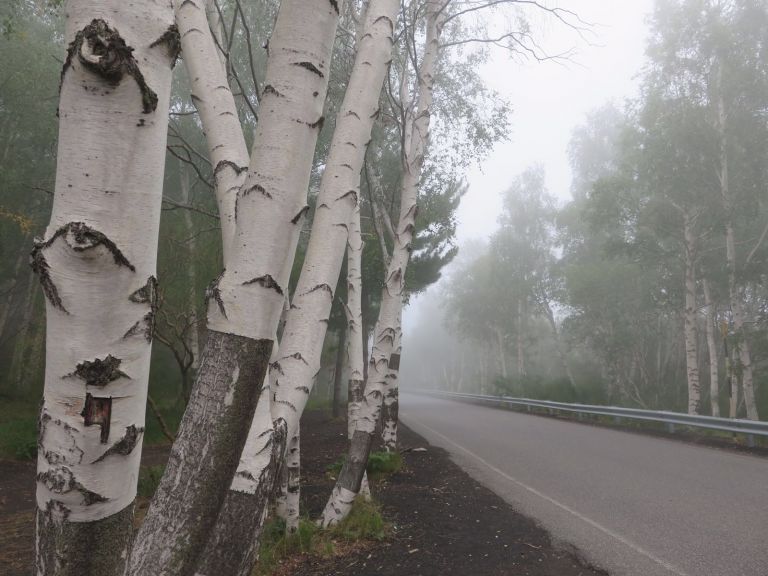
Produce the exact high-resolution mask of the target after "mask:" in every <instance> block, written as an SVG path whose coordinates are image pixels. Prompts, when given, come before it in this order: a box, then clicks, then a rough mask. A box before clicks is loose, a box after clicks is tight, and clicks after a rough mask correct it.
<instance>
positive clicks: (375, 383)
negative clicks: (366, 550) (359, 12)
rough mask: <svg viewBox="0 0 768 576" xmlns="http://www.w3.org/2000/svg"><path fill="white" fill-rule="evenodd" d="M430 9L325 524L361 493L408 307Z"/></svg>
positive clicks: (430, 64) (433, 15)
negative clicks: (389, 230)
mask: <svg viewBox="0 0 768 576" xmlns="http://www.w3.org/2000/svg"><path fill="white" fill-rule="evenodd" d="M426 10H427V14H426V38H425V45H424V55H423V58H422V61H421V65H420V68H419V70H418V83H419V93H418V101H417V112H416V115H415V117H414V119H413V133H412V134H413V135H412V137H411V142H410V147H409V149H407V150H405V154H404V155H403V164H404V165H403V168H404V170H403V176H402V182H401V187H400V198H401V200H400V218H399V221H398V226H397V230H396V234H395V243H394V247H393V250H392V258H391V260H390V263H389V266H388V269H387V276H386V279H385V282H384V288H383V289H382V297H381V308H380V310H379V319H378V321H377V323H376V328H375V329H374V336H373V349H372V351H371V359H370V362H369V363H368V377H367V381H366V385H365V395H364V398H363V405H362V407H361V409H360V414H359V417H358V419H357V425H356V429H355V432H354V434H353V436H352V440H351V441H350V448H349V454H348V456H347V458H346V460H345V461H344V466H343V468H342V470H341V473H340V474H339V478H338V480H337V481H336V486H335V487H334V489H333V492H332V493H331V497H330V499H329V500H328V503H327V504H326V506H325V509H324V511H323V515H322V518H321V523H322V525H323V526H330V525H332V524H335V523H337V522H339V521H340V520H342V519H343V518H345V517H346V515H347V514H348V513H349V511H350V510H351V508H352V504H353V503H354V500H355V497H356V495H357V494H358V493H359V490H360V484H361V481H362V478H363V474H364V473H365V468H366V465H367V462H368V455H369V453H370V450H371V444H372V441H373V435H374V433H375V430H376V424H377V423H378V421H379V417H380V415H381V403H382V396H383V390H384V387H385V383H386V376H387V374H388V372H389V361H390V357H391V356H392V353H393V349H394V346H395V337H396V328H397V319H398V317H399V315H400V312H401V309H402V298H403V292H404V288H405V286H404V282H405V272H406V268H407V266H408V260H409V258H410V246H411V241H412V239H413V234H414V228H415V221H416V211H417V205H416V201H417V197H418V184H419V179H420V178H421V171H422V166H423V162H424V153H425V149H426V145H427V140H428V138H429V120H430V112H431V108H432V87H433V84H434V76H433V75H434V72H435V64H436V61H437V56H438V51H439V32H440V29H439V22H438V20H439V18H440V4H439V2H437V0H428V2H427V8H426Z"/></svg>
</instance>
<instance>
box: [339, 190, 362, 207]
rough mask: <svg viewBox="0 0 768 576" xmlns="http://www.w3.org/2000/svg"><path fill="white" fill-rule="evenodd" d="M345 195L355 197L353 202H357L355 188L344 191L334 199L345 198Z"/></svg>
mask: <svg viewBox="0 0 768 576" xmlns="http://www.w3.org/2000/svg"><path fill="white" fill-rule="evenodd" d="M347 196H352V197H353V198H354V199H355V204H357V201H358V198H357V190H350V191H349V192H345V193H344V194H342V195H341V196H339V197H338V198H336V200H335V201H336V202H338V201H339V200H344V198H346V197H347Z"/></svg>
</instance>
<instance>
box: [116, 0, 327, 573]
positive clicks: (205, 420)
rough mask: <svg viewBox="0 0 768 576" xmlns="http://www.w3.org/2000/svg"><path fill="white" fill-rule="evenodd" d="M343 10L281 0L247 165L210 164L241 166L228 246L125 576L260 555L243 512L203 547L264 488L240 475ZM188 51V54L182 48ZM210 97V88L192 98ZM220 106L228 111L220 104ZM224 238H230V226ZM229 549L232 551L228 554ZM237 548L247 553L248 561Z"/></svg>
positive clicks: (198, 2) (281, 435)
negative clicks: (238, 503)
mask: <svg viewBox="0 0 768 576" xmlns="http://www.w3.org/2000/svg"><path fill="white" fill-rule="evenodd" d="M338 9H339V6H338V5H337V3H336V2H326V1H320V0H317V1H313V2H311V3H307V2H300V1H298V0H283V2H282V4H281V6H280V10H279V13H278V16H277V19H276V21H275V27H274V31H273V34H272V37H271V39H270V41H269V57H268V61H267V71H266V79H265V84H264V88H263V90H262V96H261V113H260V118H259V124H258V127H257V130H256V135H255V140H254V144H253V147H252V151H251V160H250V164H249V165H248V166H244V165H234V166H233V165H232V161H231V160H229V159H228V158H226V157H225V158H223V159H222V161H220V162H219V163H218V164H217V165H216V168H218V169H219V170H218V173H219V174H221V173H222V171H223V170H225V169H226V170H231V171H232V172H233V174H234V173H235V172H237V173H245V174H246V175H245V180H244V181H243V183H242V185H241V186H240V187H239V188H238V189H237V190H236V194H235V195H234V196H235V197H234V202H232V203H231V205H232V214H233V221H234V230H233V239H232V242H231V244H230V248H231V251H229V252H228V254H227V256H226V258H225V266H226V268H225V270H224V271H223V273H222V274H221V276H220V277H219V278H218V279H217V280H216V281H214V282H213V283H212V284H211V286H210V288H209V290H208V294H207V296H208V326H209V332H208V338H207V342H206V345H205V349H204V351H203V354H202V358H201V362H200V368H199V371H198V375H197V378H196V382H195V385H194V388H193V392H192V397H191V399H190V402H189V405H188V407H187V410H186V412H185V414H184V418H183V420H182V423H181V426H180V429H179V433H178V436H177V440H176V442H175V443H174V445H173V448H172V450H171V455H170V459H169V462H168V466H167V467H166V470H165V473H164V475H163V477H162V479H161V481H160V485H159V487H158V490H157V492H156V494H155V497H154V499H153V501H152V503H151V505H150V509H149V511H148V513H147V516H146V518H145V520H144V523H143V524H142V527H141V529H140V530H139V533H138V534H137V537H136V543H135V545H134V549H133V553H132V555H131V559H130V566H129V570H128V574H130V575H139V574H141V575H142V576H144V575H146V574H163V575H166V574H167V575H171V574H173V575H175V574H179V575H186V574H191V573H193V572H194V571H197V573H201V574H204V573H205V570H206V568H205V566H206V565H207V564H206V562H207V558H210V556H209V555H207V556H205V557H204V558H202V559H201V561H200V564H201V566H202V567H201V566H198V563H199V562H198V559H199V558H200V557H201V555H203V553H204V551H209V550H211V549H213V550H214V551H215V552H216V553H218V554H222V555H223V557H224V558H225V559H226V560H227V564H226V565H221V566H218V567H217V568H216V570H217V571H223V572H225V573H227V574H236V573H237V571H236V570H237V569H236V568H234V567H235V566H239V568H238V569H239V570H243V571H249V570H250V569H251V567H252V564H253V562H252V559H255V550H254V547H252V546H248V545H247V544H248V542H247V540H248V538H249V537H250V536H251V534H252V531H249V530H247V529H243V527H244V526H243V524H242V522H245V526H247V525H249V523H252V522H256V523H257V522H259V520H260V515H259V516H257V517H256V518H255V519H254V518H249V517H241V518H240V519H239V520H241V521H242V522H238V523H236V525H235V526H236V528H235V530H234V532H233V533H232V536H233V537H232V538H231V539H230V540H229V541H228V542H227V545H226V546H224V545H223V544H224V543H223V542H222V541H216V540H214V543H209V544H207V545H206V543H207V542H209V540H210V538H211V537H212V534H214V532H215V531H214V525H215V524H216V522H217V517H221V516H224V517H228V518H231V514H232V512H233V510H232V508H230V507H228V506H227V505H226V503H225V497H226V496H228V495H230V496H231V495H232V492H235V493H236V495H241V497H242V498H244V499H248V498H249V497H252V496H254V495H255V494H256V493H257V492H258V491H259V485H258V482H255V480H256V479H253V478H248V477H241V476H235V472H236V470H237V467H238V463H239V461H240V456H241V452H242V449H243V447H244V445H245V441H246V438H247V435H248V430H249V428H250V425H251V422H252V420H253V415H254V412H255V409H256V405H257V403H258V399H259V396H260V392H261V389H262V383H263V381H264V377H265V375H266V372H267V367H268V363H269V358H270V354H271V352H272V347H273V342H274V340H275V332H276V330H277V325H278V322H279V318H280V315H281V312H282V307H283V302H284V299H285V294H286V290H287V284H288V271H289V270H290V264H291V263H292V261H293V254H294V250H295V246H296V242H297V238H298V226H299V225H300V222H301V219H302V216H303V214H304V212H305V211H306V208H305V205H306V190H307V185H308V182H309V175H310V168H311V162H312V155H313V152H314V147H315V143H316V141H317V135H318V132H319V130H320V128H321V126H322V122H323V118H322V108H323V102H324V99H325V93H326V89H327V82H328V78H327V73H328V68H329V60H330V56H331V49H332V45H333V38H334V34H335V30H336V25H337V21H338V15H339V14H338ZM185 10H196V11H198V12H199V13H200V16H199V17H198V21H199V22H200V23H201V24H202V23H203V22H204V14H205V12H204V10H205V5H204V4H203V3H202V0H184V2H177V3H176V11H177V14H179V16H182V14H181V13H182V12H183V11H185ZM194 28H196V30H192V27H190V32H189V36H190V41H192V38H195V37H198V36H199V37H204V38H206V41H205V42H204V43H203V42H199V43H198V41H197V40H195V41H194V47H195V48H199V49H200V50H205V59H206V61H207V62H209V63H216V64H217V65H218V66H220V61H219V60H218V56H217V54H216V52H215V51H212V50H211V46H212V45H213V44H212V43H211V42H210V29H209V28H208V26H207V24H205V25H203V26H194ZM195 56H196V54H195V53H194V51H193V52H190V53H189V54H188V55H187V57H189V58H194V57H195ZM212 69H213V66H212ZM216 69H218V70H220V68H216ZM212 88H213V90H212V91H218V92H221V94H222V95H226V94H227V93H228V92H229V88H228V87H227V86H226V84H225V83H223V82H217V83H216V84H215V85H213V86H212ZM210 91H211V90H209V92H210ZM212 97H213V95H212V94H210V93H208V92H206V93H205V94H202V95H198V101H199V102H200V101H202V102H201V104H202V103H204V101H205V100H206V98H212ZM217 112H218V113H219V114H221V115H224V116H227V115H228V114H227V113H226V112H227V111H226V110H218V111H217ZM217 121H218V119H217ZM205 129H206V133H207V134H208V135H210V134H211V132H212V130H213V127H212V126H210V124H206V126H205ZM215 145H218V143H216V144H215ZM209 147H210V148H213V146H210V145H209ZM222 162H224V163H223V164H222ZM215 172H216V170H215ZM234 185H235V184H233V186H234ZM224 192H225V194H226V193H229V194H231V192H232V191H228V190H224ZM224 215H225V214H223V215H222V216H224ZM223 240H224V245H225V246H226V245H227V238H226V234H225V235H224V238H223ZM275 442H276V444H277V445H280V446H283V447H284V446H285V442H286V437H285V425H284V424H283V423H280V422H278V423H277V425H276V440H275ZM270 472H274V470H271V471H270ZM233 477H234V480H233ZM230 483H232V484H231V486H232V488H233V490H230V489H229V488H230ZM261 492H266V488H264V487H261ZM222 506H224V508H225V509H224V510H222V511H221V513H220V509H222ZM228 514H229V515H230V516H228ZM219 522H221V520H219ZM216 533H221V532H216ZM232 548H235V549H236V551H237V554H235V555H232V556H229V555H228V552H229V551H230V550H232ZM243 556H246V557H248V558H249V560H246V561H245V562H243V561H242V560H243ZM249 561H250V565H248V566H245V564H246V563H248V562H249Z"/></svg>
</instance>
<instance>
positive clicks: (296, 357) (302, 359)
mask: <svg viewBox="0 0 768 576" xmlns="http://www.w3.org/2000/svg"><path fill="white" fill-rule="evenodd" d="M286 358H293V359H294V360H301V361H302V362H304V364H306V365H307V366H309V362H307V361H306V360H304V356H302V355H301V352H294V353H293V354H289V355H288V356H283V357H282V358H281V360H284V359H286Z"/></svg>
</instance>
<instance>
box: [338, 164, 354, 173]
mask: <svg viewBox="0 0 768 576" xmlns="http://www.w3.org/2000/svg"><path fill="white" fill-rule="evenodd" d="M340 166H341V167H342V168H349V169H350V170H352V171H353V172H354V171H355V169H354V168H352V165H351V164H341V165H340Z"/></svg>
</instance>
